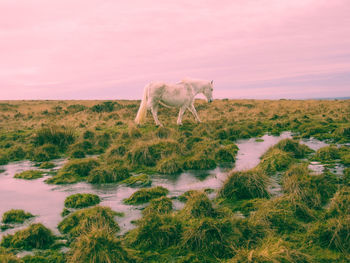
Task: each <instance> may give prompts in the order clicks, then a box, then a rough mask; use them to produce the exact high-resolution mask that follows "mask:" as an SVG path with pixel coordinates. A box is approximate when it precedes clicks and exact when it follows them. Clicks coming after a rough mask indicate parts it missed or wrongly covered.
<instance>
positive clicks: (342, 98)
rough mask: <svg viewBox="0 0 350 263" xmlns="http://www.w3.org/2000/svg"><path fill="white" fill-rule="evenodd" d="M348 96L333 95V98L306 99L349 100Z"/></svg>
mask: <svg viewBox="0 0 350 263" xmlns="http://www.w3.org/2000/svg"><path fill="white" fill-rule="evenodd" d="M349 99H350V97H334V98H308V99H307V100H349Z"/></svg>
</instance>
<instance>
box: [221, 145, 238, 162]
mask: <svg viewBox="0 0 350 263" xmlns="http://www.w3.org/2000/svg"><path fill="white" fill-rule="evenodd" d="M237 152H238V147H237V145H235V144H229V145H224V146H221V147H219V149H217V150H216V151H215V160H216V162H217V163H219V164H222V163H234V162H235V157H236V155H237Z"/></svg>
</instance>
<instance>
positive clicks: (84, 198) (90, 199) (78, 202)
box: [64, 194, 101, 208]
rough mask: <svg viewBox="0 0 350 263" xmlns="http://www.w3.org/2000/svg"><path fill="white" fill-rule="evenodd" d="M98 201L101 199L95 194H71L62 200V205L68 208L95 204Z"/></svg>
mask: <svg viewBox="0 0 350 263" xmlns="http://www.w3.org/2000/svg"><path fill="white" fill-rule="evenodd" d="M100 202H101V199H100V198H99V197H98V195H95V194H73V195H70V196H68V197H67V198H66V200H64V206H65V207H68V208H83V207H88V206H93V205H97V204H99V203H100Z"/></svg>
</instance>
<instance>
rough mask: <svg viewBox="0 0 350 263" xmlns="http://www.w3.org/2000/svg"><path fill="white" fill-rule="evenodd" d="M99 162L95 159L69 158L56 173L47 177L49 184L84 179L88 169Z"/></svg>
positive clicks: (67, 182) (68, 182)
mask: <svg viewBox="0 0 350 263" xmlns="http://www.w3.org/2000/svg"><path fill="white" fill-rule="evenodd" d="M98 165H99V162H98V161H97V160H95V159H92V158H88V159H81V160H71V161H69V162H68V163H67V164H65V165H64V166H63V167H62V168H61V169H60V170H59V171H58V173H57V175H55V176H53V177H51V178H49V179H47V180H46V181H45V182H47V183H49V184H70V183H76V182H79V181H82V180H85V179H86V177H87V176H88V175H89V173H90V171H91V170H92V169H93V168H95V167H97V166H98Z"/></svg>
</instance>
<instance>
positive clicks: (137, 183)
mask: <svg viewBox="0 0 350 263" xmlns="http://www.w3.org/2000/svg"><path fill="white" fill-rule="evenodd" d="M122 183H124V184H126V185H127V186H131V187H146V186H150V185H151V184H152V181H151V179H150V177H149V176H148V175H147V174H140V175H136V176H131V177H129V178H127V179H125V180H124V181H123V182H122Z"/></svg>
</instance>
